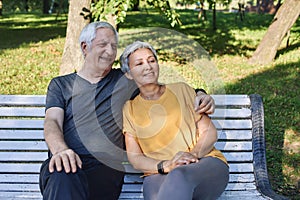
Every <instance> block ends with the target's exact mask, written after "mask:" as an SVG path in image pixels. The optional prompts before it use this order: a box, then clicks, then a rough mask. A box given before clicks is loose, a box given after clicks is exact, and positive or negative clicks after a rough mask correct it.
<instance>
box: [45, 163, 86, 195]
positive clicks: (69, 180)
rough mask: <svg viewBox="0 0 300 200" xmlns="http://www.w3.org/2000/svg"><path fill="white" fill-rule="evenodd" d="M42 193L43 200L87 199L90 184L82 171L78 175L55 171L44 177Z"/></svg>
mask: <svg viewBox="0 0 300 200" xmlns="http://www.w3.org/2000/svg"><path fill="white" fill-rule="evenodd" d="M42 186H43V188H42V189H41V193H42V195H43V199H44V200H45V199H49V200H50V199H51V200H52V199H63V200H68V199H70V200H75V199H87V197H88V183H87V180H86V177H85V175H84V173H83V172H82V170H80V169H79V170H78V171H77V172H76V173H65V172H64V171H62V172H57V171H54V172H53V173H50V174H48V175H47V177H44V183H42Z"/></svg>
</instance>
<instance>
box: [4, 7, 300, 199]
mask: <svg viewBox="0 0 300 200" xmlns="http://www.w3.org/2000/svg"><path fill="white" fill-rule="evenodd" d="M178 12H179V13H180V15H181V17H182V18H181V20H182V26H180V27H175V28H171V27H170V26H169V25H168V22H167V21H166V20H165V19H164V18H162V17H161V16H159V14H158V13H156V12H153V11H151V10H148V11H141V12H129V13H128V16H127V18H126V21H125V22H124V23H123V24H121V26H120V30H119V33H120V47H119V52H118V53H119V54H120V53H121V51H122V50H123V49H124V47H125V45H126V44H128V43H129V42H131V41H133V40H137V39H140V40H147V41H149V42H151V44H153V45H154V47H155V48H157V49H158V54H159V59H160V62H161V71H162V72H161V73H162V75H161V77H163V79H162V80H161V81H163V82H172V81H178V80H184V81H186V82H188V83H189V84H190V85H192V86H193V87H204V88H205V89H207V90H208V91H209V92H210V93H219V92H222V93H228V94H252V93H257V94H260V95H261V96H262V97H263V101H264V109H265V131H266V146H267V163H268V172H269V176H270V180H271V184H272V186H273V188H274V190H276V191H277V192H278V193H281V194H284V195H286V196H289V197H290V198H291V199H300V188H299V187H300V186H299V184H300V183H299V182H300V165H299V163H300V92H299V91H300V73H299V72H300V20H298V21H297V23H296V24H295V25H294V26H293V28H292V30H291V37H290V40H289V41H290V45H289V47H287V48H286V46H285V43H286V40H285V41H284V42H283V43H282V45H281V47H280V49H279V51H278V54H277V57H276V60H275V61H274V62H273V63H272V64H270V65H267V66H251V65H249V64H248V63H247V59H248V58H249V57H251V55H252V53H253V52H254V50H255V48H256V47H257V45H258V44H259V42H260V40H261V38H262V37H263V35H264V34H265V32H266V30H267V28H268V26H269V24H270V22H271V20H272V18H273V16H271V15H257V14H250V13H247V14H246V20H245V21H244V22H241V21H239V20H236V19H235V14H233V13H226V12H218V13H217V28H218V29H217V30H216V31H214V30H212V22H211V18H212V17H211V13H208V21H206V22H202V21H198V20H197V14H198V13H197V12H195V11H193V10H178ZM66 25H67V23H66V18H64V17H59V18H58V19H57V20H55V15H50V16H48V15H39V14H7V15H4V16H3V17H0V36H1V38H0V63H1V67H0V94H45V93H46V89H47V85H48V83H49V81H50V80H51V78H53V77H54V76H57V75H58V73H59V65H60V62H61V56H62V52H63V46H64V40H65V31H66ZM199 55H205V56H209V57H210V58H211V60H210V61H207V62H205V68H197V67H195V63H194V62H192V60H193V59H194V58H195V57H197V56H199ZM207 68H208V69H209V70H207ZM205 70H206V71H209V72H207V74H205V75H203V73H206V72H205ZM199 71H201V73H200V72H199ZM208 75H209V76H212V78H215V80H219V81H220V83H221V84H216V85H210V84H211V83H209V81H207V76H208ZM209 78H211V77H209Z"/></svg>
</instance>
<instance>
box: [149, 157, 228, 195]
mask: <svg viewBox="0 0 300 200" xmlns="http://www.w3.org/2000/svg"><path fill="white" fill-rule="evenodd" d="M228 179H229V169H228V166H227V165H226V164H225V163H224V162H222V161H221V160H219V159H218V158H213V157H206V158H202V159H200V161H199V162H198V163H193V164H189V165H185V166H181V167H178V168H175V169H174V170H172V171H171V172H170V173H169V174H167V175H161V174H155V175H151V176H147V177H145V179H144V185H143V187H144V189H143V190H144V198H145V200H169V199H170V200H192V199H193V200H200V199H201V200H214V199H217V198H218V197H219V196H220V195H221V194H222V192H223V191H224V190H225V188H226V186H227V183H228Z"/></svg>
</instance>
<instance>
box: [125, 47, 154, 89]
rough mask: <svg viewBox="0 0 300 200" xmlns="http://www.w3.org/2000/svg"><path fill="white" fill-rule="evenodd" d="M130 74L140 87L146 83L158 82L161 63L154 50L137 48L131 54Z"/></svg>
mask: <svg viewBox="0 0 300 200" xmlns="http://www.w3.org/2000/svg"><path fill="white" fill-rule="evenodd" d="M128 64H129V68H130V72H129V74H128V75H129V76H131V78H132V79H134V81H135V82H136V84H137V85H138V87H140V86H144V85H146V84H153V83H154V84H157V83H158V76H159V65H158V63H157V60H156V59H155V57H154V55H153V53H152V51H151V50H150V49H147V48H142V49H137V50H136V51H135V52H133V53H132V54H131V55H130V56H129V62H128Z"/></svg>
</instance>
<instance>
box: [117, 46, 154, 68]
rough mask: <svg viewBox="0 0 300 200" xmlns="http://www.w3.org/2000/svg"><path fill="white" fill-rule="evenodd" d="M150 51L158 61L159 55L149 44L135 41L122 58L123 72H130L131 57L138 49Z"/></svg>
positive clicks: (126, 49)
mask: <svg viewBox="0 0 300 200" xmlns="http://www.w3.org/2000/svg"><path fill="white" fill-rule="evenodd" d="M144 48H146V49H149V50H150V51H152V53H153V55H154V57H155V59H156V61H157V53H156V50H155V49H154V48H153V47H152V46H151V45H150V44H149V43H147V42H141V41H135V42H133V43H132V44H130V45H128V46H127V47H126V48H125V50H124V51H123V53H122V55H121V56H120V63H121V70H122V72H123V73H126V72H129V71H130V68H129V65H128V63H129V56H130V55H131V54H132V53H133V52H135V51H136V50H138V49H144Z"/></svg>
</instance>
